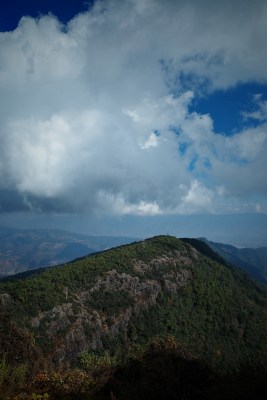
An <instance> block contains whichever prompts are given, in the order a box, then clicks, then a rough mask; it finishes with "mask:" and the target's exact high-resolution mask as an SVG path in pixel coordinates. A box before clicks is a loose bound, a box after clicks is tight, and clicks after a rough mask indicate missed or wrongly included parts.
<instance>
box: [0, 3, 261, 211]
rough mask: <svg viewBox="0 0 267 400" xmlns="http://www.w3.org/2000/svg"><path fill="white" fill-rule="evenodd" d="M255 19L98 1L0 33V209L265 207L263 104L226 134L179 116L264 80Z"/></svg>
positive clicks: (249, 12) (220, 10)
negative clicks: (199, 102)
mask: <svg viewBox="0 0 267 400" xmlns="http://www.w3.org/2000/svg"><path fill="white" fill-rule="evenodd" d="M266 18H267V4H266V2H264V1H261V0H257V1H255V2H253V4H252V3H251V2H250V1H235V2H230V1H229V2H213V1H209V0H200V1H190V2H184V1H175V2H174V1H171V0H168V1H166V2H163V1H161V0H153V1H152V0H146V1H139V0H126V1H124V2H121V1H118V0H109V1H105V0H103V1H96V3H95V6H94V7H93V8H92V10H90V12H87V13H82V14H79V15H77V16H76V17H75V18H74V19H73V20H71V21H70V22H69V23H68V25H66V26H63V25H62V24H61V23H60V22H59V21H58V20H57V18H56V17H54V16H53V15H47V16H43V17H41V18H39V19H32V18H30V17H24V18H22V19H21V21H20V23H19V25H18V27H17V29H15V30H14V31H13V32H5V33H0V90H1V95H0V101H1V107H0V144H1V145H0V190H1V191H2V193H3V195H2V196H1V199H0V207H1V208H0V210H1V209H2V210H13V209H14V210H15V209H17V210H20V209H23V210H24V209H29V210H40V211H42V210H48V211H53V210H56V211H61V210H63V211H64V212H66V211H70V212H72V211H75V212H76V211H84V212H103V213H107V212H108V213H115V214H137V215H161V214H164V213H169V214H171V213H192V212H203V211H209V212H214V213H216V212H227V211H231V210H233V209H234V210H235V211H236V210H238V211H244V210H246V211H247V210H255V209H257V210H259V209H264V207H265V205H266V187H267V181H266V174H265V173H264V171H265V169H266V168H265V167H266V157H267V125H266V102H264V101H263V100H262V99H261V97H259V96H258V97H257V98H255V109H254V110H253V111H252V112H251V113H248V112H247V113H246V114H244V115H243V116H244V118H250V119H251V118H254V119H257V120H258V121H259V122H260V124H259V126H257V127H255V128H250V129H246V130H245V129H244V130H243V131H240V132H238V133H237V134H235V135H234V136H222V135H219V134H217V133H216V132H215V131H214V126H213V121H212V119H211V117H210V116H209V115H202V114H198V113H196V112H193V111H192V110H191V109H190V105H191V102H192V99H193V98H194V96H195V95H196V94H201V93H202V92H203V90H205V91H206V92H207V91H213V90H215V89H218V88H223V89H227V88H230V87H232V86H234V85H236V84H237V83H238V82H240V81H241V82H248V81H251V80H256V81H260V82H266V81H267V70H266V68H265V66H266V64H267V53H266V51H265V46H266V44H265V38H266V36H267V26H266ZM204 84H205V85H204ZM189 86H190V87H189ZM190 110H191V111H190ZM11 194H12V196H13V198H14V199H15V200H14V201H13V202H12V204H13V205H12V207H11V206H7V201H6V199H7V198H8V196H11ZM255 196H258V198H257V199H255ZM255 204H256V205H257V206H255Z"/></svg>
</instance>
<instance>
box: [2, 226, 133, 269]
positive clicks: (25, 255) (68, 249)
mask: <svg viewBox="0 0 267 400" xmlns="http://www.w3.org/2000/svg"><path fill="white" fill-rule="evenodd" d="M134 240H135V239H133V238H126V237H112V236H102V237H101V236H99V237H98V236H88V235H82V234H78V233H72V232H67V231H62V230H48V229H44V230H42V229H12V228H5V227H0V277H1V276H2V277H5V276H8V275H13V274H16V273H19V272H23V271H26V270H31V269H35V268H42V267H47V266H51V265H57V264H61V263H64V262H67V261H71V260H73V259H74V258H77V257H82V256H85V255H87V254H90V253H94V252H96V251H101V250H104V249H107V248H111V247H115V246H118V245H120V244H124V243H130V242H133V241H134Z"/></svg>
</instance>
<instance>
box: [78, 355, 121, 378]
mask: <svg viewBox="0 0 267 400" xmlns="http://www.w3.org/2000/svg"><path fill="white" fill-rule="evenodd" d="M80 365H81V368H82V369H83V370H85V371H88V372H90V373H91V374H92V376H93V377H94V378H95V377H97V376H100V375H103V374H106V373H107V372H108V373H110V371H111V370H112V369H113V368H114V367H115V366H116V365H117V358H116V357H111V356H110V355H109V353H108V352H104V354H102V355H97V354H95V353H87V352H84V353H81V354H80Z"/></svg>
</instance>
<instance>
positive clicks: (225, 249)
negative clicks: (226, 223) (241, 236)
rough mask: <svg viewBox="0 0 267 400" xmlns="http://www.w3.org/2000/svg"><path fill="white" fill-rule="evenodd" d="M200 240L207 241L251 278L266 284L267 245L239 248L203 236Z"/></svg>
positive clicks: (225, 258)
mask: <svg viewBox="0 0 267 400" xmlns="http://www.w3.org/2000/svg"><path fill="white" fill-rule="evenodd" d="M200 240H202V241H204V242H205V243H207V244H208V245H209V246H210V247H211V248H212V249H213V250H214V251H215V252H217V253H218V254H219V255H220V256H221V257H223V258H224V260H226V261H228V262H229V263H230V264H232V265H235V266H237V267H240V268H242V269H243V270H244V271H246V272H247V273H248V274H249V275H250V276H251V277H252V278H254V279H256V280H258V281H260V282H262V283H264V284H265V285H266V284H267V247H259V248H256V249H254V248H242V249H239V248H237V247H234V246H231V245H229V244H224V243H218V242H212V241H210V240H207V239H205V238H201V239H200Z"/></svg>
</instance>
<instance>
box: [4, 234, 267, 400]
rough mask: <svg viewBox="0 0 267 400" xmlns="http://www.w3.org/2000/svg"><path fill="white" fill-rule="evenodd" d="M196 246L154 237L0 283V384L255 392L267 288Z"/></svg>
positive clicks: (260, 380)
mask: <svg viewBox="0 0 267 400" xmlns="http://www.w3.org/2000/svg"><path fill="white" fill-rule="evenodd" d="M202 245H203V244H202ZM195 247H196V246H195ZM195 247H192V246H191V245H190V244H189V243H186V242H185V241H181V240H179V239H176V238H174V237H170V236H159V237H155V238H152V239H147V240H145V241H142V242H138V243H133V244H131V245H124V246H121V247H118V248H115V249H111V250H107V251H104V252H102V253H98V254H95V255H92V256H90V257H85V258H83V259H79V260H75V261H74V262H72V263H68V264H65V265H61V266H58V267H51V268H47V269H45V270H43V271H38V272H33V273H32V274H30V275H28V276H26V277H24V278H13V279H10V280H9V281H3V282H1V283H0V302H1V311H0V318H1V321H0V327H1V328H0V352H1V354H0V362H1V363H2V364H1V365H2V367H1V366H0V371H1V368H2V378H1V376H0V384H1V385H2V388H4V387H5V390H6V388H7V387H9V389H10V390H11V389H12V390H15V391H16V390H17V391H18V392H19V391H23V390H24V391H25V393H26V394H25V396H26V395H27V396H28V397H25V398H26V399H27V400H28V399H31V397H29V396H31V395H32V393H39V394H40V395H41V396H44V395H46V396H48V397H47V398H49V399H52V400H53V399H58V398H62V399H70V398H71V399H76V398H77V399H81V398H84V399H85V398H86V399H87V398H88V399H89V398H99V399H100V398H107V399H110V398H112V397H111V396H118V397H116V398H117V399H125V398H129V399H137V398H151V399H152V398H153V399H154V398H162V399H164V398H173V399H174V398H178V399H179V398H181V399H182V398H183V399H193V398H194V399H197V398H199V399H200V398H215V399H216V398H223V397H220V395H222V393H223V394H224V396H228V394H229V393H235V395H233V396H234V397H232V398H233V399H234V398H235V399H237V398H240V399H241V398H245V397H238V393H241V392H242V391H243V389H244V387H245V386H244V385H243V382H244V381H246V383H247V384H248V385H249V388H250V389H248V388H247V389H246V390H245V391H246V392H247V393H250V394H251V393H252V394H253V391H255V390H259V387H260V388H261V390H262V389H263V388H264V382H265V377H266V376H265V372H266V371H265V366H266V361H267V340H266V339H267V292H266V290H265V289H264V288H262V287H261V286H258V285H257V284H255V283H254V282H252V281H251V280H250V279H249V278H247V276H246V275H245V274H243V273H242V272H241V271H240V270H237V269H234V268H232V267H230V266H228V265H226V264H223V263H220V261H221V260H220V258H217V259H216V255H214V254H213V252H211V253H210V254H208V253H207V254H206V255H204V254H203V253H205V252H203V251H202V252H200V251H198V250H197V249H196V248H195ZM11 332H12V334H10V333H11ZM1 360H2V361H1ZM165 366H167V369H166V370H164V368H165ZM11 370H12V371H13V374H10V373H9V374H8V373H6V374H5V373H4V372H3V371H9V372H10V371H11ZM163 370H164V374H162V373H160V371H163ZM168 371H169V372H168ZM257 371H261V373H260V375H259V374H258V375H257V373H256V372H257ZM0 375H1V372H0ZM247 375H249V376H250V377H251V378H250V380H249V381H248V380H247V378H244V377H246V376H247ZM256 376H257V378H256ZM1 379H2V381H1ZM155 379H156V380H157V385H158V386H159V387H158V389H155V390H156V391H154V392H153V388H152V389H151V391H148V384H150V383H151V382H152V381H153V380H155ZM25 382H28V384H27V387H26V389H25V385H24V383H25ZM29 382H31V383H30V384H29ZM60 382H61V383H60ZM136 382H138V384H136ZM160 382H161V383H160ZM182 382H183V383H182ZM226 382H227V383H226ZM167 384H168V385H169V389H168V390H169V391H168V397H166V392H164V390H163V388H164V387H166V385H167ZM23 385H24V386H23ZM60 385H61V386H60ZM220 385H222V387H223V388H224V389H223V390H224V391H223V390H222V388H221V389H220V390H219V387H220ZM133 386H134V387H135V389H134V390H132V389H131V387H133ZM241 388H243V389H241ZM12 390H11V392H12ZM6 392H7V391H6ZM228 392H229V393H228ZM81 393H84V394H83V396H84V397H81V396H82V395H81ZM156 393H157V395H156ZM186 393H187V395H186ZM252 394H251V396H252ZM59 395H60V396H61V397H58V396H59ZM64 396H65V397H64ZM67 396H72V397H67ZM75 396H76V397H75ZM86 396H89V397H86ZM157 396H158V397H157ZM164 396H165V397H164ZM186 396H187V397H186ZM201 396H202V397H201ZM209 396H210V397H209ZM228 397H229V396H228ZM42 398H45V397H42ZM113 398H114V397H113ZM229 398H231V397H229ZM21 399H22V397H21Z"/></svg>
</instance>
